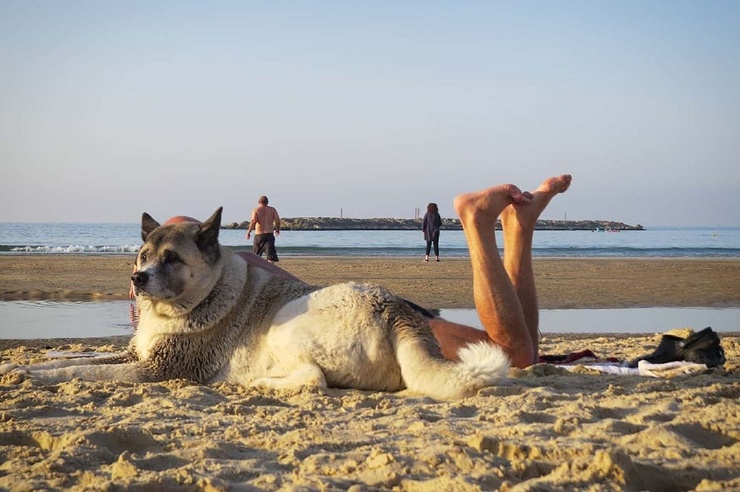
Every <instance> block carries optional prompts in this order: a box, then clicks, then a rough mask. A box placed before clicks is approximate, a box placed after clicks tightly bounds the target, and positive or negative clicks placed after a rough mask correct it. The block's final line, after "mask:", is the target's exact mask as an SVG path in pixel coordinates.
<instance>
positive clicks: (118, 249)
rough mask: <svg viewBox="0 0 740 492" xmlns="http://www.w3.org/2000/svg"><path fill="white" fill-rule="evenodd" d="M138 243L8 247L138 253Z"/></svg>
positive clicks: (16, 249) (15, 250) (28, 250)
mask: <svg viewBox="0 0 740 492" xmlns="http://www.w3.org/2000/svg"><path fill="white" fill-rule="evenodd" d="M139 248H140V245H135V246H134V245H130V244H127V245H123V246H107V245H106V246H82V245H76V244H75V245H70V246H17V247H14V248H10V251H11V252H13V253H53V254H60V253H138V251H139Z"/></svg>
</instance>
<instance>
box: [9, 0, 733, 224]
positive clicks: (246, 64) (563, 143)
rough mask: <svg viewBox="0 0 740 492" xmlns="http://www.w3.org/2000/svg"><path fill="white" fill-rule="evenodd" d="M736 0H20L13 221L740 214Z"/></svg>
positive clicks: (699, 220)
mask: <svg viewBox="0 0 740 492" xmlns="http://www.w3.org/2000/svg"><path fill="white" fill-rule="evenodd" d="M738 26H740V2H737V1H698V0H697V1H690V2H687V1H646V0H641V1H622V0H620V1H593V0H588V1H552V0H548V1H516V2H497V1H480V2H465V1H449V2H446V1H362V2H355V1H333V2H330V1H295V2H282V1H260V2H256V1H254V2H253V1H234V2H224V1H210V2H183V1H172V2H170V1H118V2H113V1H97V0H95V1H52V0H50V1H33V0H20V1H8V0H0V101H1V104H0V170H1V171H2V180H1V181H0V221H33V222H44V221H63V222H73V221H75V222H76V221H80V222H91V221H95V222H97V221H105V222H137V221H138V220H139V218H140V217H141V213H142V212H144V211H146V212H149V213H150V214H152V215H153V216H154V217H156V218H158V219H161V220H164V219H166V218H167V217H169V216H171V215H177V214H185V215H193V216H195V217H198V218H205V217H207V216H208V215H210V214H211V213H212V212H213V211H214V210H215V209H216V208H217V207H218V206H221V205H223V206H224V220H225V221H228V222H231V221H242V220H246V219H248V217H249V213H250V210H251V209H252V207H253V206H254V205H255V204H256V200H257V197H258V196H259V195H260V194H267V195H268V196H269V197H270V202H271V204H273V205H275V206H276V207H277V208H278V210H279V211H280V213H281V215H282V216H284V217H297V216H338V215H339V213H340V210H342V211H343V214H344V216H345V217H412V216H413V213H414V208H415V207H419V208H421V209H422V210H423V209H424V207H426V204H427V203H428V202H430V201H434V202H437V203H439V206H440V211H441V213H442V215H443V216H445V217H451V216H453V212H452V206H451V203H452V199H453V197H454V196H455V195H456V194H457V193H460V192H462V191H469V190H474V189H480V188H483V187H487V186H489V185H493V184H497V183H501V182H513V183H516V184H519V185H520V186H522V187H523V188H533V187H535V186H536V185H537V184H538V183H539V181H540V180H541V179H542V178H544V177H546V176H548V175H551V174H559V173H563V172H570V173H572V174H573V176H574V183H573V186H572V188H571V190H570V191H569V192H568V193H567V194H565V195H563V196H562V197H559V198H558V199H557V200H555V201H553V202H552V205H551V208H550V209H549V210H548V211H546V213H545V216H544V218H552V219H561V218H563V217H565V216H566V214H567V218H568V219H574V220H579V219H605V220H606V219H609V220H619V221H624V222H627V223H630V224H637V223H640V224H643V225H646V226H651V225H652V226H657V225H712V226H714V225H726V226H740V198H739V197H740V165H739V164H740V29H739V28H738Z"/></svg>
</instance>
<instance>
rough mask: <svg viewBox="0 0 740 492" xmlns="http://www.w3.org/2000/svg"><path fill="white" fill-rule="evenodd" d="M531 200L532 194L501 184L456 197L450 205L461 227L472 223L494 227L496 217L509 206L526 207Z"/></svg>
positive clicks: (510, 185) (511, 185)
mask: <svg viewBox="0 0 740 492" xmlns="http://www.w3.org/2000/svg"><path fill="white" fill-rule="evenodd" d="M532 198H533V195H532V194H530V193H525V192H522V190H520V189H519V188H517V187H516V186H514V185H513V184H501V185H498V186H494V187H492V188H487V189H485V190H481V191H473V192H470V193H463V194H462V195H458V196H456V197H455V200H454V202H453V203H452V205H453V207H454V208H455V212H456V213H457V215H458V217H460V221H461V222H462V224H463V226H465V224H469V223H473V222H475V223H477V224H478V225H487V224H488V223H490V224H492V225H495V224H496V219H498V216H499V215H500V214H501V212H503V211H504V209H506V208H507V207H508V206H509V205H512V204H518V205H526V204H528V203H529V202H530V201H531V199H532Z"/></svg>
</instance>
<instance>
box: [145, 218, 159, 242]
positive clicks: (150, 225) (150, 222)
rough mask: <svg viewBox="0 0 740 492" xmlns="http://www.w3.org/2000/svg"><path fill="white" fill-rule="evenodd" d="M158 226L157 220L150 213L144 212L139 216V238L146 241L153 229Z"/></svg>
mask: <svg viewBox="0 0 740 492" xmlns="http://www.w3.org/2000/svg"><path fill="white" fill-rule="evenodd" d="M157 227H159V222H157V221H156V220H154V219H153V218H152V216H151V215H149V214H148V213H146V212H144V214H143V215H142V216H141V239H142V240H143V241H144V242H146V238H147V237H149V234H151V233H152V231H153V230H154V229H156V228H157Z"/></svg>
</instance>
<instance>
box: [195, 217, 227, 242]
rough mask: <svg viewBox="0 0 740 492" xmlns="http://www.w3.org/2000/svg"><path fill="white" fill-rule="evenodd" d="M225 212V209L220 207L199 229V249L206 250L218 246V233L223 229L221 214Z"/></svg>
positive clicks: (196, 240) (197, 238) (197, 239)
mask: <svg viewBox="0 0 740 492" xmlns="http://www.w3.org/2000/svg"><path fill="white" fill-rule="evenodd" d="M223 210H224V208H223V207H218V209H217V210H216V211H215V212H214V213H213V215H211V216H210V217H209V218H208V220H206V221H205V222H203V224H202V225H201V226H200V228H198V234H197V236H196V239H195V242H196V243H197V244H198V248H199V249H201V250H206V249H208V248H209V247H213V246H214V245H217V244H218V232H219V230H220V229H221V212H223Z"/></svg>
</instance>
